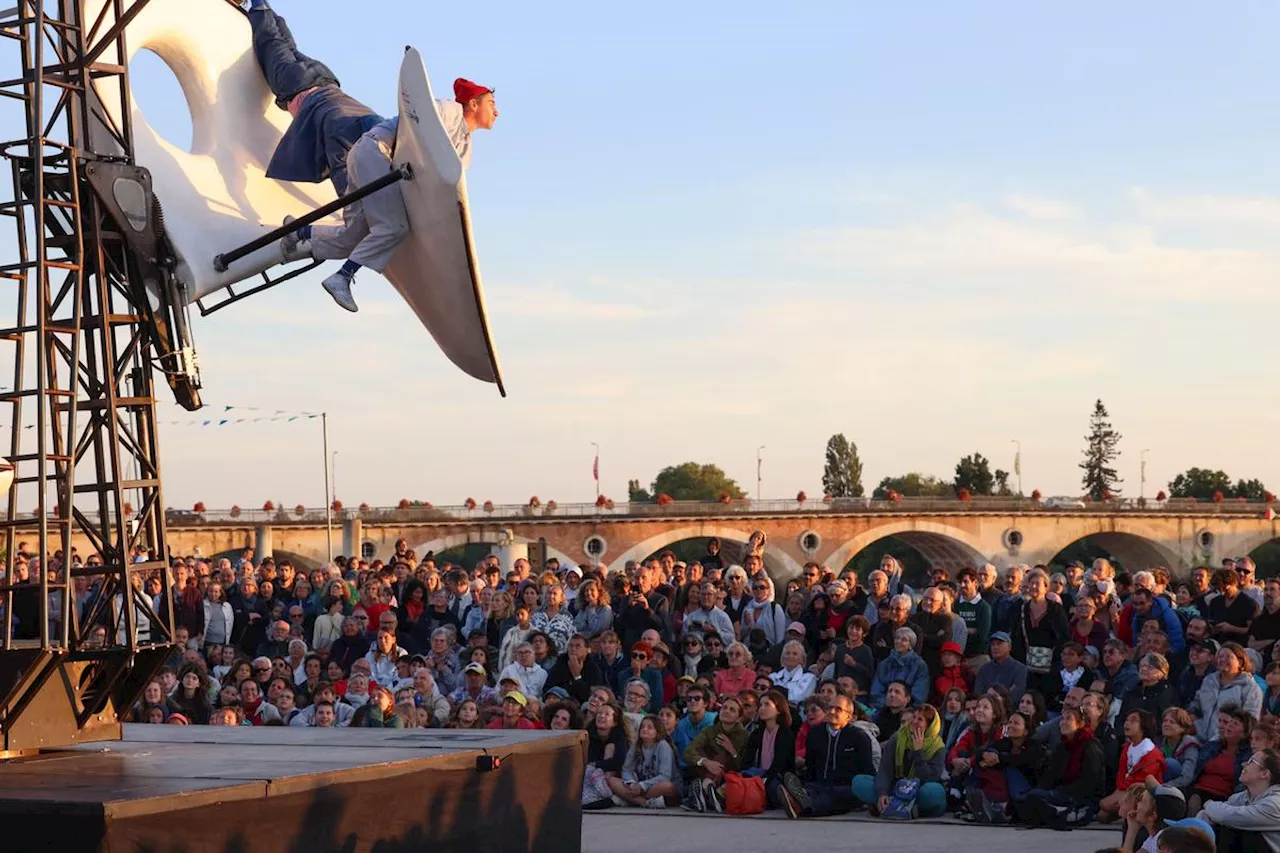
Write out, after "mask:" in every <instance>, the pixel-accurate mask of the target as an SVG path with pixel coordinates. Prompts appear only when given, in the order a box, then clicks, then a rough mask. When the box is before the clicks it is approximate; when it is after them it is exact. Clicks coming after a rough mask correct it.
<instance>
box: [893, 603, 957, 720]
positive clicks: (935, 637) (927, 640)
mask: <svg viewBox="0 0 1280 853" xmlns="http://www.w3.org/2000/svg"><path fill="white" fill-rule="evenodd" d="M911 625H912V627H913V629H914V630H915V632H916V634H917V636H918V637H919V640H920V657H921V658H923V659H924V662H925V665H926V666H927V667H928V670H929V679H930V680H931V681H932V680H933V679H934V678H937V677H938V673H939V672H940V671H941V669H942V660H941V655H942V644H943V643H948V642H951V639H952V616H951V614H950V613H948V612H947V611H946V608H945V607H944V606H943V596H942V592H941V591H940V590H939V589H938V588H937V587H936V586H931V587H929V588H928V589H926V590H925V591H924V592H923V593H922V594H921V596H920V608H919V609H918V610H917V611H916V614H915V616H914V617H913V618H912V620H911ZM895 645H896V644H895ZM926 698H927V697H926ZM921 701H925V700H921Z"/></svg>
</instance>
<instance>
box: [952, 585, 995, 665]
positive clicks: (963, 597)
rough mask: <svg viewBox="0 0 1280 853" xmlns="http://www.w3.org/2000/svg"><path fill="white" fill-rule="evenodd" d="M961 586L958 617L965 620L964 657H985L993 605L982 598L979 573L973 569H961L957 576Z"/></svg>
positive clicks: (956, 609) (957, 610) (957, 602)
mask: <svg viewBox="0 0 1280 853" xmlns="http://www.w3.org/2000/svg"><path fill="white" fill-rule="evenodd" d="M956 581H957V582H958V583H959V586H960V596H959V598H957V599H956V606H955V611H956V615H957V616H959V617H960V618H961V619H963V620H964V624H965V633H966V634H967V636H968V640H967V642H966V643H965V647H964V655H965V657H967V658H971V657H977V656H978V655H985V654H986V653H987V642H988V638H989V637H990V635H991V605H989V604H987V602H986V601H985V600H984V599H983V598H982V594H981V592H980V591H979V588H978V585H979V581H978V573H977V572H976V571H974V570H973V569H961V570H960V574H958V575H956Z"/></svg>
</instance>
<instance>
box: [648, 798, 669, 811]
mask: <svg viewBox="0 0 1280 853" xmlns="http://www.w3.org/2000/svg"><path fill="white" fill-rule="evenodd" d="M644 807H645V808H646V809H665V808H666V807H667V801H666V800H664V799H663V798H662V797H650V798H649V799H648V800H647V801H645V804H644Z"/></svg>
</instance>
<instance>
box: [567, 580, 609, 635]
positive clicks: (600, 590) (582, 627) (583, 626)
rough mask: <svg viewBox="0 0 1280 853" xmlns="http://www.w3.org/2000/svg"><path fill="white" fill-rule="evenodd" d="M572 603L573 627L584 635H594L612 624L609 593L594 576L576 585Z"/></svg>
mask: <svg viewBox="0 0 1280 853" xmlns="http://www.w3.org/2000/svg"><path fill="white" fill-rule="evenodd" d="M574 605H575V607H576V613H575V614H574V617H573V627H574V629H575V630H576V631H577V632H578V633H579V634H582V635H583V636H584V637H594V636H595V635H597V634H599V633H600V632H601V631H605V630H608V629H609V627H610V626H612V625H613V608H612V607H610V601H609V593H608V591H607V590H606V589H605V588H604V587H603V586H602V585H601V584H600V582H599V581H598V580H596V579H595V578H588V579H587V580H584V581H583V582H582V585H581V586H579V587H578V594H577V596H575V598H574Z"/></svg>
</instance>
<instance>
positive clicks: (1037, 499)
mask: <svg viewBox="0 0 1280 853" xmlns="http://www.w3.org/2000/svg"><path fill="white" fill-rule="evenodd" d="M1031 500H1033V501H1035V502H1037V503H1039V502H1040V490H1039V489H1035V490H1033V491H1032V492H1031Z"/></svg>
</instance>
